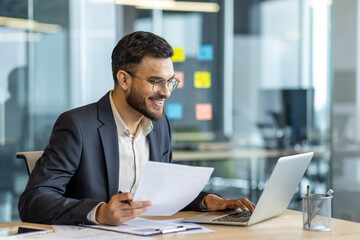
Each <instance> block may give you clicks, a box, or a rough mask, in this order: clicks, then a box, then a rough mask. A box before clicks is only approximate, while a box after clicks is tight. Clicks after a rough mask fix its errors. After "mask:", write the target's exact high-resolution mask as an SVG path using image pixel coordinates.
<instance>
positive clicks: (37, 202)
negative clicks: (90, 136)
mask: <svg viewBox="0 0 360 240" xmlns="http://www.w3.org/2000/svg"><path fill="white" fill-rule="evenodd" d="M81 149H82V139H81V131H80V128H79V127H78V125H77V122H76V121H75V120H74V119H73V118H72V116H71V115H70V114H68V113H64V114H62V115H61V116H60V117H59V118H58V120H57V121H56V123H55V125H54V128H53V131H52V134H51V137H50V141H49V145H48V146H47V147H46V149H45V151H44V154H43V155H42V157H41V158H40V159H39V160H38V161H37V163H36V165H35V168H34V170H33V171H32V173H31V175H30V177H29V181H28V184H27V186H26V188H25V191H24V192H23V194H22V195H21V196H20V200H19V205H18V209H19V214H20V218H21V220H22V221H26V222H33V223H43V224H80V223H86V224H91V222H90V221H88V219H87V214H88V213H89V212H90V211H91V209H93V208H94V206H96V205H97V204H98V203H99V202H98V201H95V200H90V199H74V198H68V197H66V186H67V184H68V183H69V181H70V179H71V178H72V177H73V176H74V174H75V172H76V171H77V168H78V166H79V164H80V159H81Z"/></svg>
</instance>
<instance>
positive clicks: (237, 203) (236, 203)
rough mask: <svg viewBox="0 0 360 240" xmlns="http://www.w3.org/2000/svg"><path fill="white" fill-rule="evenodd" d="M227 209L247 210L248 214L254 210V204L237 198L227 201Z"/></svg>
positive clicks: (245, 199)
mask: <svg viewBox="0 0 360 240" xmlns="http://www.w3.org/2000/svg"><path fill="white" fill-rule="evenodd" d="M228 208H233V209H236V208H240V209H241V210H243V211H246V210H249V211H250V212H253V211H254V209H255V204H254V203H252V202H251V201H250V200H249V199H247V198H239V199H234V200H228Z"/></svg>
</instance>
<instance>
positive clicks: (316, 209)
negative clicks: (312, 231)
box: [310, 189, 334, 220]
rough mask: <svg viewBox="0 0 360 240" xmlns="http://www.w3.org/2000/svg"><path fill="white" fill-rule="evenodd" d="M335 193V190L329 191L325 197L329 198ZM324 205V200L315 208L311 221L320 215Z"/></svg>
mask: <svg viewBox="0 0 360 240" xmlns="http://www.w3.org/2000/svg"><path fill="white" fill-rule="evenodd" d="M333 193H334V190H332V189H329V191H328V192H327V193H326V196H325V197H329V196H331V195H333ZM322 205H324V200H322V201H321V202H320V203H319V204H318V205H317V206H316V207H315V209H314V211H313V213H312V214H311V216H310V220H312V219H313V218H314V217H315V216H316V214H318V212H319V211H320V209H321V207H322Z"/></svg>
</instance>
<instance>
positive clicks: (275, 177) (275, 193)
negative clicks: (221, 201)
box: [248, 152, 314, 225]
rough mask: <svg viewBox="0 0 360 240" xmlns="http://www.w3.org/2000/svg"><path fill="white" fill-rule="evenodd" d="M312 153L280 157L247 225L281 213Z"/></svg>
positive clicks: (287, 203)
mask: <svg viewBox="0 0 360 240" xmlns="http://www.w3.org/2000/svg"><path fill="white" fill-rule="evenodd" d="M313 155H314V153H313V152H310V153H303V154H297V155H292V156H287V157H281V158H280V159H279V160H278V161H277V163H276V166H275V168H274V170H273V172H272V174H271V176H270V178H269V181H268V182H267V185H266V187H265V189H264V191H263V193H262V194H261V197H260V199H259V201H258V202H257V204H256V207H255V210H254V212H253V214H252V215H251V217H250V220H249V222H248V225H252V224H254V223H257V222H260V221H263V220H265V219H268V218H271V217H275V216H278V215H280V214H282V213H283V212H284V211H285V210H286V209H287V207H288V205H289V203H290V201H291V198H292V196H293V195H294V192H295V190H296V187H297V185H298V184H299V183H300V180H301V178H302V176H303V175H304V173H305V171H306V169H307V167H308V165H309V163H310V161H311V159H312V157H313Z"/></svg>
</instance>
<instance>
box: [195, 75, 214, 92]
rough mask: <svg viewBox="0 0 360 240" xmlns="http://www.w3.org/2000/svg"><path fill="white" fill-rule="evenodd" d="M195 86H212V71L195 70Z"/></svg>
mask: <svg viewBox="0 0 360 240" xmlns="http://www.w3.org/2000/svg"><path fill="white" fill-rule="evenodd" d="M194 86H195V88H210V87H211V73H210V72H195V74H194Z"/></svg>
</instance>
